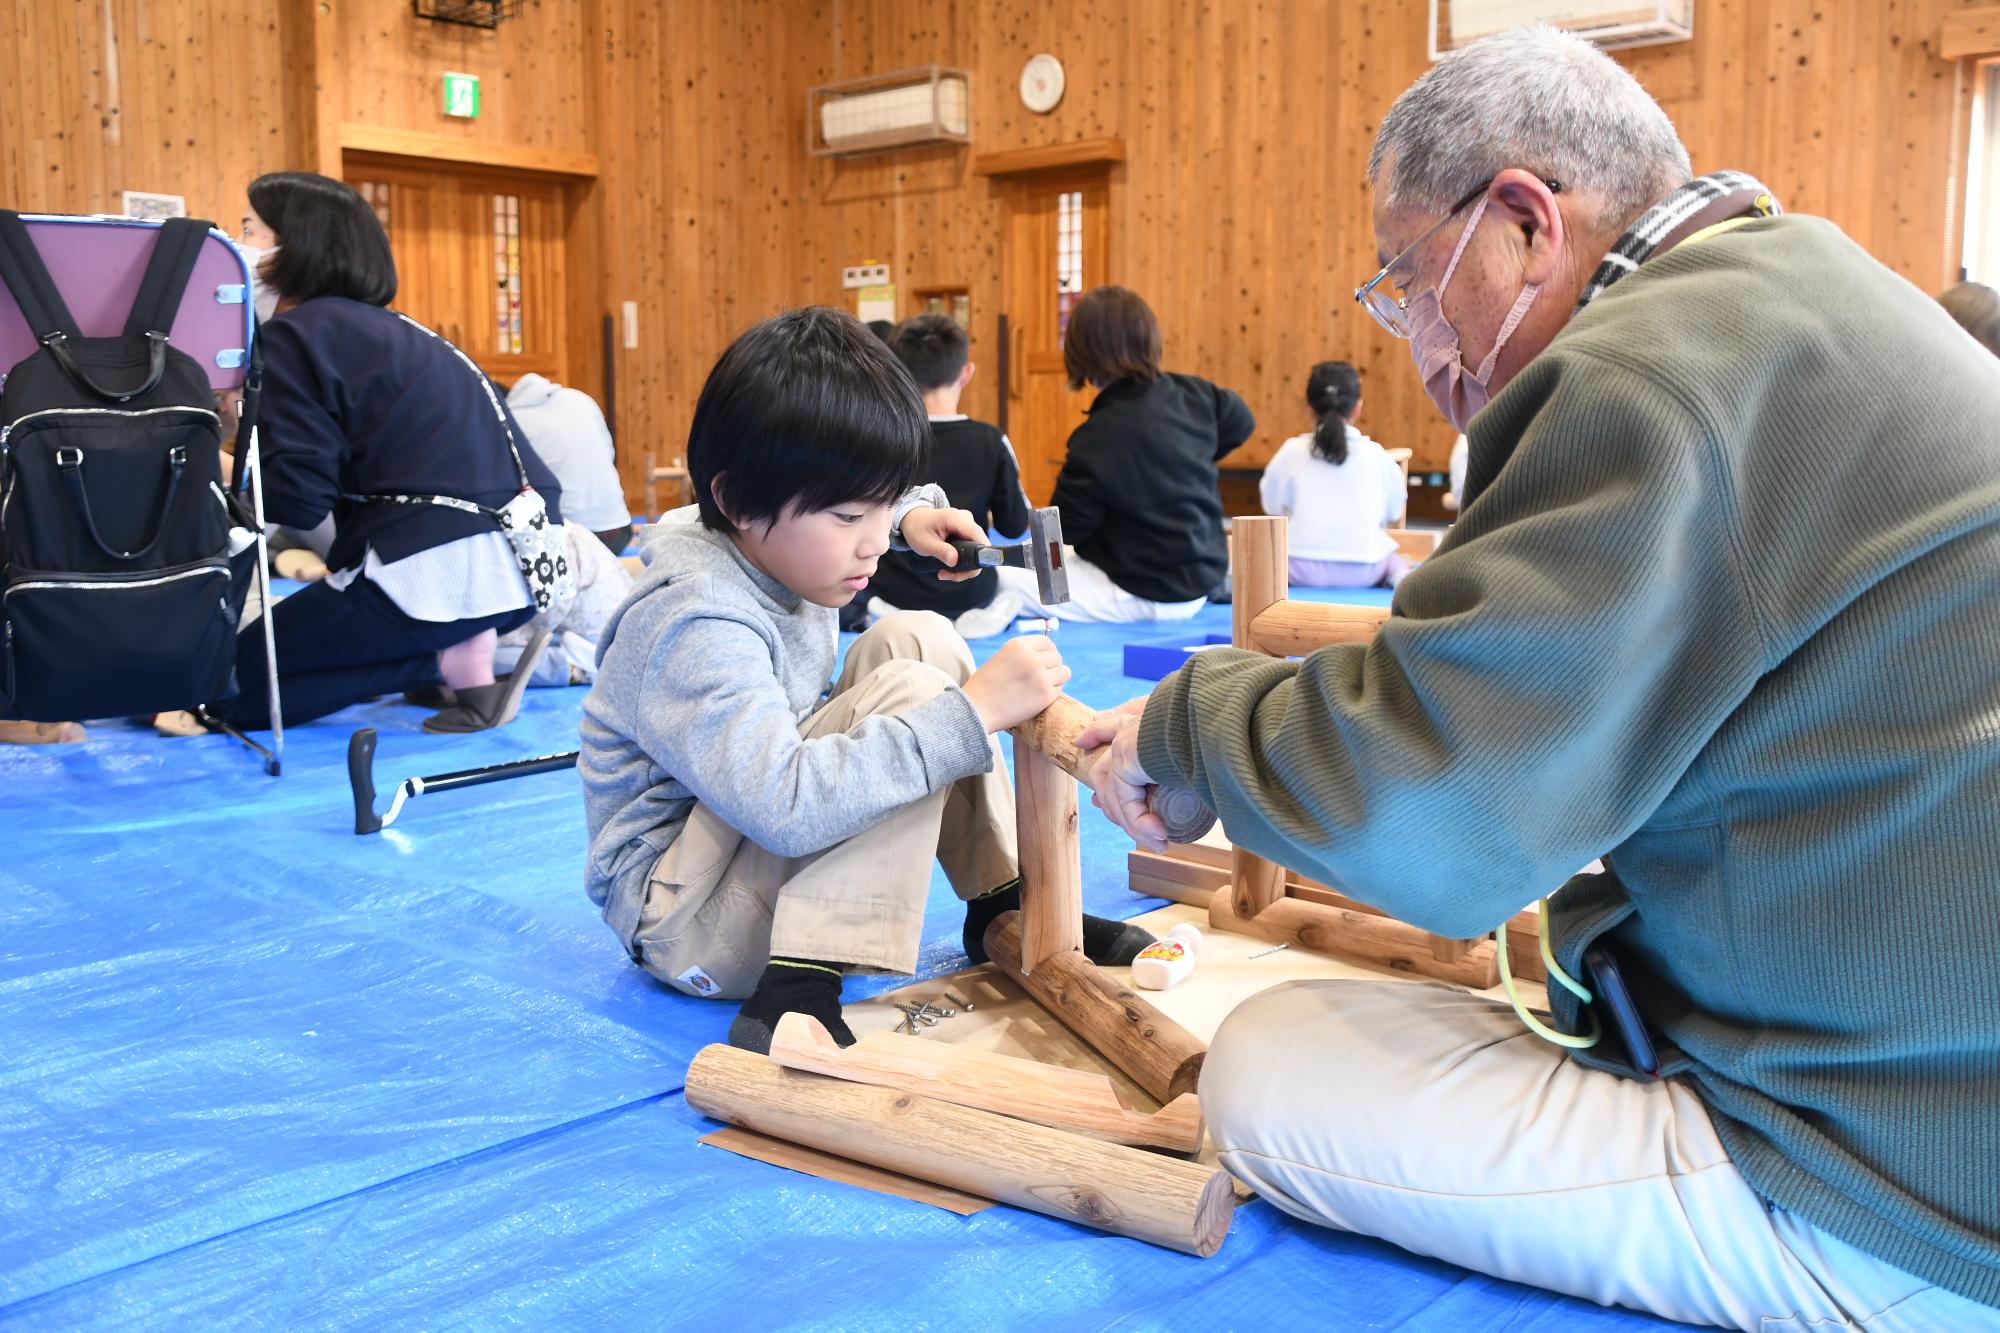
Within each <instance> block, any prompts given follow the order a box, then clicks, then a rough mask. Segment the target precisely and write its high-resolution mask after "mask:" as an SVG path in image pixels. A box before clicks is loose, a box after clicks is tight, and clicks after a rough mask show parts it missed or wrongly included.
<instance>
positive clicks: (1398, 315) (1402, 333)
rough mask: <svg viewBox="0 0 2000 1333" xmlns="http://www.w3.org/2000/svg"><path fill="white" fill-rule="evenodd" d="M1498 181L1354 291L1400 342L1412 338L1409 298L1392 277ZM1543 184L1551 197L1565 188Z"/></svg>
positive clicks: (1480, 188)
mask: <svg viewBox="0 0 2000 1333" xmlns="http://www.w3.org/2000/svg"><path fill="white" fill-rule="evenodd" d="M1498 179H1499V177H1497V176H1494V177H1488V178H1487V179H1486V180H1484V181H1482V182H1480V183H1479V184H1478V185H1477V186H1475V187H1474V188H1472V189H1471V190H1468V191H1467V192H1466V195H1465V197H1464V198H1463V199H1461V200H1459V201H1458V202H1457V203H1455V204H1453V205H1452V206H1451V208H1450V209H1449V210H1448V211H1447V212H1446V213H1445V215H1444V216H1443V217H1441V218H1439V219H1438V220H1437V221H1436V222H1433V223H1432V224H1431V225H1430V226H1429V227H1427V228H1425V229H1424V234H1423V235H1421V236H1419V237H1417V239H1416V240H1414V241H1411V242H1410V243H1409V244H1408V245H1406V246H1404V247H1403V248H1402V251H1401V252H1400V253H1398V254H1397V256H1396V257H1395V258H1394V259H1392V260H1390V261H1389V262H1388V263H1386V264H1384V265H1383V266H1382V271H1381V272H1379V273H1377V274H1376V275H1375V276H1374V277H1372V278H1370V279H1368V281H1367V282H1364V283H1362V284H1361V285H1360V286H1359V287H1356V288H1355V289H1354V299H1355V300H1357V301H1359V302H1360V303H1361V305H1362V308H1363V309H1365V310H1367V312H1368V313H1369V314H1371V315H1373V316H1375V322H1376V323H1377V324H1380V325H1381V326H1382V327H1383V328H1385V329H1387V330H1388V331H1389V332H1390V333H1392V334H1394V335H1395V336H1396V337H1398V338H1402V339H1405V340H1407V339H1408V338H1409V336H1410V298H1409V297H1408V296H1407V295H1406V294H1405V293H1404V292H1403V289H1402V282H1401V281H1400V280H1399V279H1397V278H1396V277H1394V276H1392V275H1393V274H1396V273H1399V272H1401V271H1402V270H1403V267H1404V265H1405V264H1406V263H1407V261H1408V260H1409V258H1410V256H1411V255H1412V254H1415V253H1416V250H1417V247H1418V246H1420V245H1422V244H1423V243H1424V242H1425V241H1428V240H1429V239H1430V238H1431V237H1433V236H1435V235H1437V234H1438V232H1439V231H1440V230H1441V229H1442V228H1443V227H1444V225H1445V224H1446V223H1447V222H1450V221H1451V220H1452V219H1453V218H1455V217H1457V216H1458V215H1459V214H1460V213H1463V212H1464V211H1465V210H1466V209H1467V208H1468V207H1469V206H1470V205H1471V204H1472V202H1473V201H1474V200H1475V199H1477V198H1479V196H1480V195H1482V194H1485V193H1486V192H1487V190H1489V189H1491V188H1492V186H1493V182H1494V181H1495V180H1498ZM1542 184H1544V185H1546V186H1548V187H1549V190H1550V192H1551V193H1559V192H1560V191H1561V190H1562V186H1561V185H1560V184H1558V183H1557V182H1555V181H1552V180H1544V181H1543V182H1542Z"/></svg>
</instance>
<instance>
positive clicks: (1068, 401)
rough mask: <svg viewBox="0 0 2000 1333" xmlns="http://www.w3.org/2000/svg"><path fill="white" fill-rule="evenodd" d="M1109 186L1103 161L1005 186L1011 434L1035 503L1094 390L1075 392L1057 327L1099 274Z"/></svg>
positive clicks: (1045, 498) (1042, 498)
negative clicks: (1101, 166)
mask: <svg viewBox="0 0 2000 1333" xmlns="http://www.w3.org/2000/svg"><path fill="white" fill-rule="evenodd" d="M1109 192H1110V191H1109V185H1108V179H1107V175H1106V173H1105V171H1104V170H1102V169H1099V170H1094V171H1089V172H1063V173H1055V172H1050V173H1038V174H1036V175H1032V176H1025V177H1021V178H1018V179H1015V180H1013V181H1011V182H1009V184H1008V185H1007V186H1006V187H1005V195H1004V199H1005V208H1006V225H1005V229H1004V233H1003V234H1004V236H1005V242H1006V252H1005V255H1004V256H1003V260H1002V271H1003V274H1004V284H1005V292H1006V314H1007V324H1008V331H1007V336H1008V339H1009V342H1010V345H1009V347H1008V348H1007V384H1006V385H1005V392H1006V394H1007V434H1008V436H1009V438H1010V439H1012V441H1013V443H1014V453H1015V455H1016V457H1017V458H1018V459H1019V460H1020V464H1021V484H1022V486H1023V487H1024V488H1025V489H1026V490H1027V492H1028V498H1029V500H1030V501H1031V502H1033V503H1034V504H1038V505H1043V504H1047V503H1048V502H1049V494H1050V492H1051V491H1052V490H1053V489H1054V488H1055V482H1056V473H1057V472H1059V471H1061V469H1062V463H1063V456H1064V453H1065V452H1066V451H1067V449H1068V446H1069V435H1070V432H1071V431H1073V430H1075V429H1076V427H1077V424H1078V423H1079V422H1081V421H1082V420H1083V416H1084V410H1085V409H1086V408H1087V407H1089V406H1090V401H1091V399H1092V398H1093V397H1094V396H1095V391H1094V390H1092V389H1091V388H1090V387H1089V386H1088V385H1085V386H1084V387H1083V388H1082V389H1081V390H1078V391H1075V392H1072V391H1071V390H1070V387H1069V374H1068V372H1067V371H1065V370H1064V369H1063V359H1062V339H1063V331H1064V330H1065V329H1066V328H1067V327H1068V325H1069V311H1070V307H1071V306H1073V305H1074V304H1075V303H1076V301H1077V298H1079V297H1080V296H1082V295H1083V293H1084V292H1086V291H1088V290H1090V289H1091V288H1092V287H1098V286H1102V285H1103V284H1104V282H1105V281H1106V278H1105V262H1104V261H1105V249H1106V241H1107V239H1108V236H1109V230H1108V213H1109V210H1108V208H1107V203H1108V196H1109Z"/></svg>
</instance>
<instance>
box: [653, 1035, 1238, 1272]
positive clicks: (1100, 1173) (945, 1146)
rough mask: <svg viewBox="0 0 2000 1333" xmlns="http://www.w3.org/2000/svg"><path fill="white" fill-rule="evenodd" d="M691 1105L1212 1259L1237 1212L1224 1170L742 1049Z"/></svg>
mask: <svg viewBox="0 0 2000 1333" xmlns="http://www.w3.org/2000/svg"><path fill="white" fill-rule="evenodd" d="M687 1101H688V1105H690V1106H692V1107H694V1108H695V1109H696V1110H697V1111H700V1112H701V1113H702V1114H704V1115H708V1116H712V1117H714V1118H715V1119H717V1120H724V1121H727V1122H729V1123H730V1124H732V1125H740V1126H742V1127H743V1128H745V1129H752V1130H756V1131H757V1132H758V1133H760V1134H769V1135H772V1136H773V1137H775V1138H781V1139H787V1140H790V1141H791V1142H793V1143H802V1144H804V1145H806V1146H807V1147H809V1148H818V1149H820V1150H822V1151H824V1152H831V1153H838V1154H839V1155H840V1156H842V1157H848V1158H852V1159H853V1160H855V1161H858V1162H866V1163H868V1164H869V1165H870V1166H879V1167H882V1168H883V1169H885V1170H889V1171H895V1172H899V1173H901V1174H903V1175H906V1176H914V1177H916V1178H917V1179H919V1180H929V1181H933V1182H935V1183H937V1184H940V1185H946V1186H949V1187H950V1188H952V1189H956V1190H964V1191H965V1192H966V1193H968V1194H977V1195H981V1196H983V1197H985V1198H989V1199H998V1200H999V1201H1001V1202H1002V1203H1011V1204H1013V1205H1014V1206H1015V1207H1017V1208H1026V1209H1029V1210H1031V1211H1033V1212H1037V1213H1044V1214H1047V1215H1048V1216H1050V1217H1059V1218H1062V1219H1064V1220H1066V1221H1070V1222H1077V1223H1081V1224H1082V1225H1084V1226H1088V1227H1095V1228H1097V1229H1098V1230H1100V1231H1110V1232H1115V1233H1117V1234H1118V1235H1121V1236H1130V1237H1132V1238H1133V1239H1135V1240H1143V1241H1150V1242H1151V1243H1153V1244H1155V1245H1164V1246H1166V1247H1167V1248H1169V1249H1174V1250H1180V1251H1181V1252H1183V1253H1185V1254H1194V1255H1200V1256H1202V1257H1204V1258H1206V1257H1207V1256H1208V1255H1211V1254H1214V1253H1215V1252H1216V1251H1217V1250H1218V1249H1220V1248H1221V1247H1222V1240H1223V1237H1224V1236H1226V1235H1228V1234H1229V1223H1230V1219H1231V1216H1232V1214H1233V1213H1234V1211H1235V1207H1236V1196H1235V1191H1234V1189H1233V1187H1232V1186H1231V1185H1230V1182H1229V1173H1228V1172H1226V1171H1224V1170H1223V1169H1222V1168H1221V1167H1218V1166H1198V1165H1196V1164H1195V1163H1193V1162H1183V1161H1180V1160H1179V1159H1177V1158H1173V1157H1163V1156H1160V1155H1159V1154H1157V1153H1149V1152H1142V1151H1141V1150H1139V1149H1137V1148H1127V1147H1124V1146H1122V1145H1120V1144H1115V1143H1100V1142H1098V1141H1097V1140H1096V1139H1087V1138H1084V1137H1083V1136H1081V1135H1078V1134H1066V1133H1064V1132H1063V1131H1061V1130H1059V1129H1049V1128H1047V1127H1046V1126H1043V1125H1033V1124H1029V1123H1028V1122H1027V1121H1025V1120H1010V1119H1008V1118H1007V1117H1005V1116H1000V1115H995V1114H993V1113H992V1112H991V1111H980V1110H975V1109H973V1108H972V1107H968V1106H953V1105H952V1104H951V1103H949V1102H941V1101H937V1100H935V1099H934V1098H930V1097H921V1096H918V1095H917V1094H915V1093H910V1092H898V1091H896V1090H895V1089H893V1088H877V1087H870V1086H868V1085H867V1084H863V1083H849V1082H847V1081H845V1080H843V1079H837V1078H826V1077H824V1076H822V1075H819V1074H805V1073H800V1072H799V1071H798V1070H795V1069H786V1068H783V1067H782V1066H780V1065H777V1064H773V1063H772V1062H771V1061H769V1060H767V1059H765V1058H764V1057H763V1056H760V1055H753V1054H751V1053H750V1052H749V1051H743V1050H738V1049H737V1048H736V1047H734V1046H723V1045H714V1046H707V1047H704V1048H703V1049H702V1050H701V1051H700V1052H699V1053H698V1054H697V1055H696V1056H695V1058H694V1063H693V1064H691V1065H689V1066H688V1072H687Z"/></svg>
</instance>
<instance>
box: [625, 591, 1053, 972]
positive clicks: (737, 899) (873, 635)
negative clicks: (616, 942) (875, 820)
mask: <svg viewBox="0 0 2000 1333" xmlns="http://www.w3.org/2000/svg"><path fill="white" fill-rule="evenodd" d="M971 674H972V654H971V652H970V651H968V650H967V648H966V646H965V640H964V639H962V638H960V637H959V635H958V632H957V631H956V630H954V629H952V627H951V624H950V622H949V621H947V620H945V619H944V618H943V617H942V616H939V615H936V614H933V613H931V612H928V611H905V612H900V613H898V614H896V615H893V616H888V617H885V618H884V619H883V620H882V621H881V622H879V623H878V624H876V625H875V626H874V627H873V628H871V629H870V630H869V631H868V632H867V633H865V634H863V635H862V636H861V637H860V638H859V639H857V640H856V641H855V642H854V644H853V646H852V647H850V648H849V649H848V650H847V661H846V665H845V667H844V668H843V670H842V671H841V674H840V679H839V680H838V681H837V682H835V684H834V687H833V697H832V698H831V699H829V700H828V701H827V703H826V705H825V706H824V707H823V708H821V709H820V710H819V711H818V712H816V713H814V714H813V715H812V716H811V717H809V718H807V719H806V720H805V722H804V723H803V724H801V726H800V727H799V734H800V735H802V736H804V737H806V738H807V739H811V738H813V737H815V736H827V735H832V734H834V733H836V732H844V731H848V730H851V729H852V728H854V727H855V726H856V725H858V724H859V723H860V722H861V720H862V719H863V718H866V717H872V716H875V715H878V714H890V715H894V714H897V713H901V712H904V711H906V710H908V709H910V708H914V707H916V706H917V705H918V704H920V703H922V702H924V701H925V700H926V699H930V698H934V697H935V696H937V695H938V694H940V693H942V692H943V691H945V690H948V689H954V688H956V687H958V686H960V685H963V684H964V683H965V681H966V679H967V678H968V677H969V676H971ZM933 859H935V860H937V861H939V862H941V863H942V864H943V866H944V871H945V874H946V876H948V877H949V878H950V880H951V886H952V888H953V889H954V890H956V891H957V893H958V896H959V897H960V898H962V899H970V898H977V897H978V896H979V895H980V894H983V893H986V892H988V891H990V890H992V889H996V888H998V887H999V886H1001V885H1002V884H1005V883H1007V882H1008V881H1009V880H1011V879H1013V878H1015V877H1016V876H1017V875H1018V874H1019V873H1020V870H1019V868H1018V866H1019V862H1018V858H1017V855H1016V850H1015V844H1014V792H1013V788H1012V787H1011V786H1010V785H1009V783H1008V780H1007V769H1006V765H1004V764H1003V763H1002V762H1001V761H1000V752H999V747H998V746H997V745H995V746H994V747H993V766H992V768H990V769H989V770H987V771H986V772H985V773H981V774H976V775H975V776H973V777H969V778H965V779H963V780H961V781H959V782H956V783H953V784H952V785H951V786H949V787H947V788H945V789H944V790H943V791H936V792H932V793H931V794H930V795H929V796H926V797H924V798H923V799H922V800H919V801H915V802H912V803H911V804H909V805H906V806H904V807H903V808H902V809H900V810H898V811H896V812H895V813H894V814H892V815H890V816H889V817H888V818H887V819H884V820H883V821H882V822H881V823H879V824H876V825H875V826H874V827H873V828H870V829H868V830H866V831H865V832H862V833H858V834H856V835H855V836H854V837H852V838H849V839H848V840H847V841H846V842H841V843H836V844H834V845H833V846H831V847H828V848H826V849H825V850H824V851H819V852H814V853H813V854H812V855H810V856H800V857H785V856H778V855H776V854H774V853H772V852H769V851H766V850H765V849H764V848H762V847H759V846H758V845H757V844H756V843H754V842H751V841H749V840H748V839H746V838H745V837H744V836H743V835H742V834H740V833H738V832H737V831H736V830H735V829H732V828H730V827H729V826H728V825H727V824H725V823H724V822H723V821H722V820H721V819H720V818H719V817H718V816H716V815H715V813H714V812H713V811H711V810H709V808H708V807H707V806H704V805H699V804H697V805H696V806H695V808H694V813H693V814H692V815H691V816H689V818H688V822H687V827H686V828H684V829H682V830H681V835H680V837H679V838H677V839H676V840H675V841H674V845H673V846H671V847H669V848H668V849H667V850H666V851H665V852H664V853H663V854H662V855H661V856H660V859H659V861H658V862H656V863H655V864H654V866H653V873H652V876H651V878H650V880H649V882H648V883H647V885H646V902H645V905H644V907H643V908H642V909H641V911H640V915H639V927H638V931H637V933H636V934H635V935H634V937H633V941H632V944H633V950H634V952H635V953H636V954H637V956H638V958H639V962H640V964H641V965H642V966H643V967H644V968H645V969H646V970H647V971H648V972H651V973H652V974H653V975H654V976H656V977H658V978H659V979H660V980H662V981H664V982H666V983H667V984H668V985H670V986H672V987H674V988H675V989H676V990H679V991H683V992H685V993H686V994H689V995H704V996H712V997H717V998H725V999H740V998H742V997H744V996H746V995H748V994H749V993H750V992H751V991H752V990H753V989H755V987H756V985H757V979H758V977H759V976H760V975H762V973H763V971H764V966H765V964H766V963H767V962H769V961H770V959H771V957H772V955H774V954H775V955H777V956H779V957H783V958H809V959H814V960H816V961H819V962H826V963H839V964H843V965H845V966H846V967H847V968H848V969H849V970H851V971H857V972H888V973H894V974H898V975H907V974H909V973H912V972H914V971H915V970H916V965H917V949H918V946H919V945H920V944H921V943H922V939H921V936H922V932H923V921H924V900H925V898H926V897H927V896H928V894H929V892H930V882H931V862H932V860H933Z"/></svg>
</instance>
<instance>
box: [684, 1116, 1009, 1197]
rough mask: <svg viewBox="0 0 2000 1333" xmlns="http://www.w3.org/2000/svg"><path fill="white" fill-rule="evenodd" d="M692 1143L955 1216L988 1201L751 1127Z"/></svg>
mask: <svg viewBox="0 0 2000 1333" xmlns="http://www.w3.org/2000/svg"><path fill="white" fill-rule="evenodd" d="M695 1142H696V1143H700V1144H705V1145H707V1146H708V1147H711V1148H721V1149H722V1150H723V1151H725V1152H733V1153H735V1154H736V1155H737V1156H738V1157H748V1158H750V1159H751V1160H752V1161H756V1162H768V1163H770V1164H771V1165H772V1166H782V1167H784V1168H785V1169H786V1170H787V1171H797V1172H799V1173H800V1174H802V1175H808V1176H814V1177H817V1178H818V1179H820V1180H831V1181H833V1182H835V1183H836V1184H840V1185H856V1186H859V1187H860V1188H862V1189H865V1190H874V1191H875V1192H876V1193H877V1194H890V1195H894V1196H895V1197H896V1198H899V1199H910V1200H913V1201H915V1202H917V1203H927V1204H929V1205H930V1206H931V1207H933V1208H942V1209H944V1210H945V1211H946V1212H948V1213H957V1214H958V1215H959V1216H960V1217H970V1216H972V1215H973V1214H974V1213H983V1212H985V1211H986V1210H987V1209H988V1208H991V1207H992V1206H993V1200H991V1199H982V1198H980V1197H979V1196H978V1195H976V1194H967V1193H965V1192H964V1191H963V1190H955V1189H948V1188H946V1187H945V1186H943V1185H933V1184H932V1183H931V1182H930V1181H928V1180H918V1179H917V1178H916V1177H915V1176H905V1175H902V1174H900V1173H898V1172H895V1171H884V1170H883V1169H882V1168H881V1167H879V1166H869V1165H868V1164H867V1163H866V1162H855V1161H850V1160H849V1159H847V1158H845V1157H836V1156H835V1155H834V1154H832V1153H830V1152H820V1151H819V1150H818V1149H816V1148H805V1147H801V1146H800V1145H798V1144H796V1143H787V1142H785V1140H783V1139H774V1138H772V1137H771V1136H770V1135H768V1134H759V1133H758V1132H757V1131H756V1130H754V1129H739V1128H737V1127H736V1126H734V1125H731V1126H729V1127H728V1128H727V1129H718V1130H716V1131H715V1132H714V1133H713V1134H704V1135H702V1136H701V1137H700V1138H698V1139H696V1140H695Z"/></svg>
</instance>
